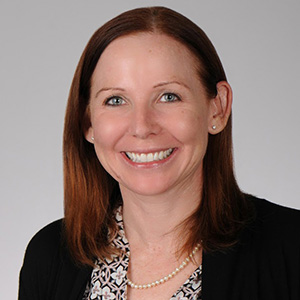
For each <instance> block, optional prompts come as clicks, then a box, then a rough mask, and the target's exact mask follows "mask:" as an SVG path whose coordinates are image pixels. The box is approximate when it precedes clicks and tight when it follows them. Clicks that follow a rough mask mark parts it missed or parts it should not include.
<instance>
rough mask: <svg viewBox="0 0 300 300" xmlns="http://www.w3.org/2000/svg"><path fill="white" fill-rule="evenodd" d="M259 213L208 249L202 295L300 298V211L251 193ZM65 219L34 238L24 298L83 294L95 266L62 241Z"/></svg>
mask: <svg viewBox="0 0 300 300" xmlns="http://www.w3.org/2000/svg"><path fill="white" fill-rule="evenodd" d="M250 201H253V203H254V205H255V208H256V218H255V220H254V221H253V222H252V224H251V225H250V226H248V227H247V228H246V229H245V230H244V232H243V234H242V236H241V239H240V241H239V243H238V244H237V245H236V246H234V247H232V248H230V249H227V250H226V251H225V252H212V253H204V254H203V262H202V263H203V265H202V266H203V275H202V276H203V277H202V297H203V300H267V299H270V300H271V299H272V300H277V299H278V300H300V211H298V210H294V209H290V208H285V207H282V206H279V205H276V204H272V203H270V202H268V201H266V200H262V199H257V198H251V199H250ZM61 231H62V221H61V220H59V221H56V222H54V223H52V224H50V225H48V226H46V227H45V228H43V229H42V230H41V231H40V232H38V233H37V234H36V235H35V236H34V237H33V239H32V240H31V241H30V243H29V245H28V247H27V250H26V254H25V258H24V263H23V266H22V269H21V272H20V285H19V300H29V299H30V300H54V299H55V300H58V299H64V300H67V299H72V300H77V299H78V300H82V295H83V293H84V290H85V287H86V284H87V282H88V281H89V280H90V276H91V272H92V268H90V267H78V266H76V265H75V264H74V263H73V262H72V260H71V259H70V257H69V255H68V251H67V248H66V247H65V246H63V245H62V242H61Z"/></svg>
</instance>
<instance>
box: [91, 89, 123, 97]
mask: <svg viewBox="0 0 300 300" xmlns="http://www.w3.org/2000/svg"><path fill="white" fill-rule="evenodd" d="M105 91H123V92H124V91H125V89H122V88H118V87H105V88H102V89H100V90H99V91H98V92H97V93H96V95H95V98H97V97H98V95H99V94H100V93H101V92H105Z"/></svg>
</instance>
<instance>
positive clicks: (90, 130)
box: [84, 126, 94, 144]
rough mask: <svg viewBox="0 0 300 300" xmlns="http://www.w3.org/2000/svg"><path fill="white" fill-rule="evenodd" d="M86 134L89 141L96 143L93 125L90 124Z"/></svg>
mask: <svg viewBox="0 0 300 300" xmlns="http://www.w3.org/2000/svg"><path fill="white" fill-rule="evenodd" d="M84 136H85V139H86V140H87V141H88V142H90V143H92V144H94V130H93V128H92V126H90V127H89V128H88V129H87V130H86V132H85V134H84Z"/></svg>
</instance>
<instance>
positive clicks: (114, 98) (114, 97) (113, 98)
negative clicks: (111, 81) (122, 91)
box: [104, 96, 125, 106]
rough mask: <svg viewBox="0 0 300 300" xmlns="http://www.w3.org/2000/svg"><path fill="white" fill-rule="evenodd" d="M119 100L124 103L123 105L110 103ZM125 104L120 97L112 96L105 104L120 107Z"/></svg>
mask: <svg viewBox="0 0 300 300" xmlns="http://www.w3.org/2000/svg"><path fill="white" fill-rule="evenodd" d="M116 99H118V100H119V101H122V103H119V104H112V103H109V102H111V101H113V100H116ZM124 103H125V100H124V99H122V98H121V97H119V96H111V97H108V98H107V99H106V100H105V102H104V105H108V106H120V105H123V104H124Z"/></svg>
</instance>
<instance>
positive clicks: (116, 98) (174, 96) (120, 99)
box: [104, 93, 181, 106]
mask: <svg viewBox="0 0 300 300" xmlns="http://www.w3.org/2000/svg"><path fill="white" fill-rule="evenodd" d="M169 96H172V97H173V100H170V99H169V100H168V99H165V97H169ZM114 100H118V101H120V102H122V103H119V104H116V103H110V102H111V101H114ZM159 101H160V102H163V103H173V102H177V101H181V98H180V97H179V96H178V95H177V94H175V93H164V94H163V95H162V96H161V97H160V99H159ZM124 103H125V100H124V99H122V97H119V96H110V97H108V98H107V99H106V100H105V102H104V105H108V106H120V105H123V104H124Z"/></svg>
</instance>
